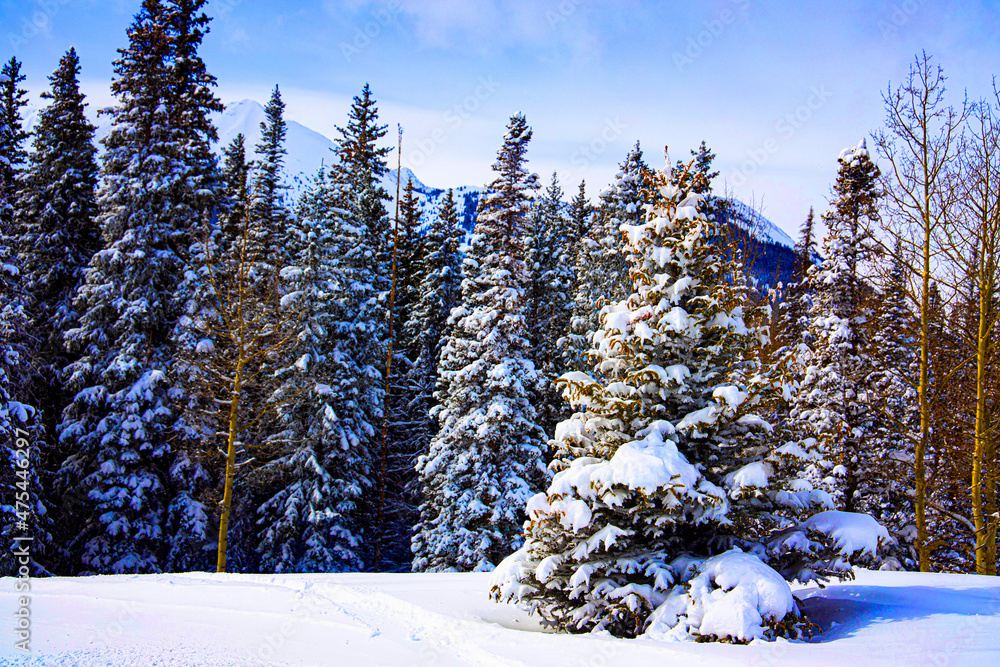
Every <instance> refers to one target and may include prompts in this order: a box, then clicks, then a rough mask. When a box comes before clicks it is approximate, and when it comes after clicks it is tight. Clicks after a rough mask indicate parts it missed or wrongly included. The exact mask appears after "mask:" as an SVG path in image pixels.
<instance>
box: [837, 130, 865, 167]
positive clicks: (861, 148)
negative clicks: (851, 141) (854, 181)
mask: <svg viewBox="0 0 1000 667" xmlns="http://www.w3.org/2000/svg"><path fill="white" fill-rule="evenodd" d="M862 157H870V155H869V153H868V142H867V141H866V140H865V138H864V137H862V138H861V141H859V142H858V145H857V146H849V147H847V148H845V149H844V150H842V151H840V155H838V156H837V161H838V162H842V163H845V164H849V165H851V166H852V167H856V166H858V160H860V159H861V158H862Z"/></svg>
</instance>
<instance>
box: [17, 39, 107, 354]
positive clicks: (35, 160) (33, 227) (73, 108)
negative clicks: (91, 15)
mask: <svg viewBox="0 0 1000 667" xmlns="http://www.w3.org/2000/svg"><path fill="white" fill-rule="evenodd" d="M79 72H80V61H79V58H77V55H76V51H75V50H74V49H70V50H69V51H68V52H67V53H66V55H64V56H63V57H62V59H61V60H60V61H59V69H57V70H56V72H55V73H54V74H52V76H50V77H49V80H50V81H51V82H52V91H51V92H45V93H43V94H42V99H47V100H51V102H50V103H49V105H48V106H46V107H45V108H44V109H42V111H41V112H40V114H39V120H38V126H37V132H36V133H35V138H34V151H33V152H32V154H31V156H30V161H29V164H28V167H27V169H26V170H25V173H24V176H23V179H22V185H21V190H20V205H19V207H18V211H17V227H18V230H19V232H20V235H21V248H22V251H21V255H22V257H23V258H24V267H23V268H24V274H25V275H24V288H25V289H26V290H27V292H28V293H29V294H31V296H32V299H33V301H34V304H35V326H36V328H37V330H38V331H39V332H43V333H45V334H47V335H48V341H47V343H48V345H47V348H48V354H47V355H46V357H47V362H48V363H52V362H54V361H56V357H57V355H59V350H60V348H61V347H62V341H61V340H60V337H61V335H62V333H63V331H65V329H66V325H67V324H68V323H71V322H72V321H73V307H72V303H71V301H72V296H73V293H74V291H75V289H76V288H77V286H78V285H79V284H80V282H81V281H82V278H83V269H84V267H86V265H87V262H89V261H90V258H91V257H92V256H93V254H94V253H95V252H97V250H98V249H99V248H100V243H101V237H100V229H99V228H98V226H97V224H96V222H95V220H94V216H95V214H96V208H97V206H96V202H95V195H94V190H95V188H96V185H97V162H96V159H95V156H96V148H95V147H94V143H93V139H94V129H95V128H94V126H93V125H91V124H90V122H89V121H88V120H87V118H86V116H85V115H84V109H85V108H86V103H85V102H84V95H83V94H82V93H81V92H80V87H79V82H78V80H77V76H78V74H79ZM56 363H58V362H57V361H56Z"/></svg>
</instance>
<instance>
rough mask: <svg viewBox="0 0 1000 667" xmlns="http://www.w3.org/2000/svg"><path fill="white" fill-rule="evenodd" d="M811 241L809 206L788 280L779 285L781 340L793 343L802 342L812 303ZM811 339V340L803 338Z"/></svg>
mask: <svg viewBox="0 0 1000 667" xmlns="http://www.w3.org/2000/svg"><path fill="white" fill-rule="evenodd" d="M814 254H815V241H814V239H813V209H812V207H811V206H810V207H809V215H808V216H806V220H805V222H803V223H802V228H801V231H800V232H799V240H798V241H797V242H796V243H795V266H794V267H793V270H792V280H791V282H790V283H789V284H788V285H785V286H784V288H783V294H782V307H783V308H784V310H785V313H786V326H784V327H783V328H782V331H781V342H782V343H783V344H785V345H788V346H795V345H798V344H799V343H801V342H803V336H804V335H806V333H807V331H808V323H809V320H808V316H809V309H810V308H811V307H812V301H811V294H810V291H809V281H808V276H809V269H810V268H811V267H812V265H813V256H814ZM806 342H811V341H808V340H807V341H806Z"/></svg>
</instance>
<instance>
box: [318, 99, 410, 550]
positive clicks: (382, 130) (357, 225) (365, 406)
mask: <svg viewBox="0 0 1000 667" xmlns="http://www.w3.org/2000/svg"><path fill="white" fill-rule="evenodd" d="M337 134H338V136H337V137H336V139H335V141H334V143H335V146H334V152H335V162H334V164H333V165H332V168H331V174H330V176H331V180H332V181H333V182H334V183H336V184H337V185H338V187H339V191H340V192H341V193H343V196H342V198H341V201H340V204H339V206H340V208H341V209H342V210H343V215H342V219H341V221H340V223H339V225H338V231H337V241H336V248H337V252H338V253H339V254H340V257H341V263H340V265H339V268H338V273H337V283H336V290H337V293H338V294H340V295H341V298H340V302H341V305H342V307H343V311H341V314H340V325H339V326H340V336H339V340H340V343H339V345H340V347H339V350H338V352H337V357H336V358H337V360H338V364H337V366H336V368H335V369H334V373H335V377H336V383H335V384H333V385H331V386H334V387H335V388H338V391H341V392H343V393H344V396H345V399H349V400H345V401H344V405H343V407H342V408H341V410H340V411H339V412H338V415H339V417H340V419H342V420H344V428H345V430H348V429H349V430H350V434H351V435H350V437H351V442H352V445H351V449H350V455H351V456H353V457H355V459H356V461H357V465H358V470H363V471H364V475H367V476H365V477H361V476H359V477H358V478H357V480H356V489H357V493H358V496H357V497H358V498H359V499H361V500H363V501H364V502H363V504H362V506H361V508H359V510H358V517H359V518H358V521H359V524H358V525H359V526H361V527H360V530H361V532H362V534H363V536H364V539H365V540H366V544H365V547H364V552H365V558H366V561H368V562H371V561H373V560H374V553H373V547H374V546H375V544H376V542H375V540H369V538H370V537H372V536H374V535H375V534H376V533H377V531H378V526H377V525H376V524H377V522H376V520H375V519H376V517H377V515H378V512H379V504H380V503H379V498H378V493H368V492H367V491H368V489H369V488H372V485H373V484H377V483H378V481H379V479H378V478H379V476H380V475H379V469H377V468H374V467H373V461H374V460H375V459H374V457H376V456H377V455H378V454H379V447H380V434H381V427H382V425H383V421H382V419H383V410H384V407H383V406H384V399H385V396H384V394H385V384H384V383H385V377H384V373H385V363H386V343H387V325H388V302H389V289H390V284H389V283H390V272H391V261H392V257H391V253H392V245H391V242H392V239H391V236H390V235H391V225H390V219H389V216H388V213H387V211H386V202H387V201H388V199H389V196H388V194H387V193H386V192H385V190H384V189H383V188H382V185H381V180H382V177H383V176H384V175H385V174H386V173H387V172H388V165H387V164H386V155H388V153H389V152H390V150H391V149H389V148H388V147H380V146H379V145H378V143H379V141H380V140H381V139H382V138H383V137H384V136H385V134H386V126H385V125H383V124H381V123H379V112H378V105H377V103H376V101H375V99H374V97H373V96H372V93H371V89H370V87H369V86H368V85H367V84H365V86H364V88H363V89H362V91H361V94H360V95H358V96H355V97H354V100H353V102H352V104H351V109H350V111H349V112H348V119H347V123H346V124H345V125H344V126H343V127H340V126H338V127H337ZM395 326H398V325H395ZM379 458H381V457H379ZM375 488H376V491H377V487H375ZM362 517H363V518H362Z"/></svg>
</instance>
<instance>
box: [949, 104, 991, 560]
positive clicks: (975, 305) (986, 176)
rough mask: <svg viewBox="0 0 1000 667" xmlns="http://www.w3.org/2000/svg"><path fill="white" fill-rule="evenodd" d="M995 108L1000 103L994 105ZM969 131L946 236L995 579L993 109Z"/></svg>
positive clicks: (986, 556)
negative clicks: (964, 320)
mask: <svg viewBox="0 0 1000 667" xmlns="http://www.w3.org/2000/svg"><path fill="white" fill-rule="evenodd" d="M996 100H997V102H1000V95H998V96H997V97H996ZM970 110H971V113H970V117H969V123H968V131H967V132H966V134H965V135H964V136H963V140H962V143H961V151H960V160H959V163H958V165H957V168H956V169H955V170H954V179H953V182H954V187H955V189H956V191H957V193H958V194H959V209H958V211H959V216H958V219H957V221H956V223H955V224H954V225H952V226H949V228H947V229H945V230H944V232H945V234H944V237H945V240H946V243H944V244H943V247H944V248H945V249H946V250H947V251H948V253H949V256H950V259H951V261H952V263H953V264H954V266H955V272H956V275H957V277H958V280H957V281H956V285H955V287H956V291H961V290H962V288H963V287H964V288H965V289H966V291H968V292H969V297H970V299H969V300H970V302H971V303H970V310H971V311H972V313H971V314H970V315H971V318H970V319H971V322H970V324H971V325H972V326H970V327H969V331H968V333H967V335H966V336H965V337H966V338H967V341H966V342H967V344H968V346H969V348H971V350H972V355H971V356H972V357H974V359H975V366H976V370H975V394H976V402H975V418H974V423H973V442H974V452H973V457H972V471H971V495H972V517H973V523H974V524H975V556H976V573H977V574H991V575H994V574H996V573H997V547H996V533H997V524H998V519H997V515H996V513H997V497H996V484H997V466H996V444H995V443H996V440H995V435H996V423H995V416H996V415H995V403H996V398H995V397H994V396H991V393H992V392H991V391H990V389H991V387H990V384H991V380H994V381H995V378H991V377H990V371H991V370H992V364H993V363H994V361H995V354H996V347H995V346H996V339H997V333H998V323H997V320H998V312H997V297H998V292H997V281H998V268H1000V267H998V263H1000V257H998V254H1000V116H998V111H1000V106H997V107H994V106H993V104H991V103H990V102H989V101H980V102H978V103H976V104H973V105H972V106H971V107H970Z"/></svg>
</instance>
